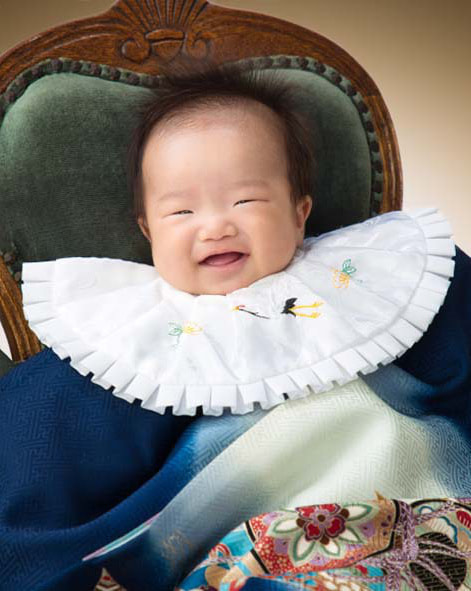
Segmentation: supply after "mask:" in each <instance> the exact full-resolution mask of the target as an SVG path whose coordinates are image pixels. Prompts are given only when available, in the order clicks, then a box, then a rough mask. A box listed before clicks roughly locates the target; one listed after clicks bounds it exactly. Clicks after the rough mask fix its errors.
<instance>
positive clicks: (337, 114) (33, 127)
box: [0, 56, 382, 264]
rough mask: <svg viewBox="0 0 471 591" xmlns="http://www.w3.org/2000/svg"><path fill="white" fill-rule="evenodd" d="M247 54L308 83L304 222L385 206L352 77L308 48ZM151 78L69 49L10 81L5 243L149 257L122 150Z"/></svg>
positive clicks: (24, 252) (0, 126) (337, 221)
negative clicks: (310, 185)
mask: <svg viewBox="0 0 471 591" xmlns="http://www.w3.org/2000/svg"><path fill="white" fill-rule="evenodd" d="M245 63H246V67H249V68H250V67H257V68H262V69H263V70H267V71H268V70H270V69H278V70H281V71H282V72H283V75H285V76H286V78H288V79H292V80H294V81H296V82H298V83H299V84H300V85H301V86H302V89H301V91H300V92H299V104H300V108H301V109H302V110H303V111H304V112H305V113H306V115H307V116H308V117H309V119H310V121H311V122H312V133H313V134H314V138H315V144H316V146H317V154H318V156H317V161H318V162H317V165H318V183H317V186H316V188H315V199H316V202H315V207H314V209H313V213H312V214H311V217H310V219H309V221H308V228H307V233H308V234H310V235H312V234H319V233H321V232H325V231H328V230H332V229H334V228H338V227H341V226H345V225H348V224H351V223H355V222H358V221H362V220H364V219H366V218H368V217H370V216H372V215H375V214H376V213H378V212H379V208H380V205H381V198H382V194H381V190H382V182H381V180H382V179H381V163H380V160H379V153H378V146H377V141H376V137H375V134H374V132H373V128H372V124H371V121H370V114H369V113H368V110H367V109H366V106H365V104H364V103H363V101H362V97H361V96H360V95H359V94H358V93H355V91H354V90H353V89H352V88H351V86H350V84H349V81H348V80H346V79H345V78H343V77H341V76H340V75H338V74H337V73H336V72H334V71H333V70H332V69H331V68H326V67H325V66H323V65H322V64H319V63H318V62H316V61H315V60H312V59H310V58H304V57H299V58H298V57H296V56H291V57H287V56H273V57H272V58H256V59H255V58H254V59H252V60H249V61H246V62H245ZM155 86H156V79H155V78H152V77H149V76H140V75H136V74H135V73H130V72H125V71H120V70H117V69H116V68H107V67H106V66H99V65H96V64H90V63H84V62H73V61H71V60H65V59H64V60H48V61H47V62H45V63H44V64H42V65H40V66H38V67H36V68H35V69H33V70H30V71H27V72H24V74H23V75H22V76H21V77H20V78H19V79H17V80H16V81H15V82H14V83H13V84H12V85H10V87H9V89H8V91H7V93H5V94H4V96H3V97H0V211H1V212H2V218H1V222H0V250H11V249H12V248H14V249H15V251H16V252H17V253H18V256H19V258H20V259H22V260H23V261H39V260H50V259H55V258H59V257H65V256H102V257H119V258H123V259H128V260H133V261H138V262H144V263H148V264H151V263H152V259H151V254H150V248H149V245H148V243H147V241H146V240H145V238H144V237H143V236H142V234H141V233H140V231H139V229H138V227H137V224H136V223H135V221H134V219H133V217H132V202H131V195H130V194H129V192H128V190H127V188H126V180H125V153H126V146H127V143H128V140H129V137H130V132H131V129H132V127H133V125H134V123H135V107H136V105H137V104H138V103H139V102H140V101H141V99H142V98H143V97H144V96H146V95H148V93H149V92H151V90H150V88H151V87H155ZM155 92H158V89H157V90H155ZM2 115H3V117H2Z"/></svg>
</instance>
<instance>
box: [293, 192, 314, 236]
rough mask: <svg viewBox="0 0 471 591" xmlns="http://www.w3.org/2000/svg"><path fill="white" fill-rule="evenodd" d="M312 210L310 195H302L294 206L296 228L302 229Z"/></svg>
mask: <svg viewBox="0 0 471 591" xmlns="http://www.w3.org/2000/svg"><path fill="white" fill-rule="evenodd" d="M311 209H312V197H311V196H310V195H304V197H301V199H300V200H299V201H298V203H297V204H296V222H297V226H298V228H303V229H304V224H305V223H306V220H307V218H308V217H309V214H310V213H311Z"/></svg>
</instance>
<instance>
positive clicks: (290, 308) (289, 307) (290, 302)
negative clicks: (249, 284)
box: [232, 298, 323, 320]
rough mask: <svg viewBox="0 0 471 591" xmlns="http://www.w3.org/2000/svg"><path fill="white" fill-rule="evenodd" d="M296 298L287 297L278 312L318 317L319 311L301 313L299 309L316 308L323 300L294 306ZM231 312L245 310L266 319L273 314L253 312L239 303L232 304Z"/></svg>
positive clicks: (271, 317)
mask: <svg viewBox="0 0 471 591" xmlns="http://www.w3.org/2000/svg"><path fill="white" fill-rule="evenodd" d="M297 299H298V298H288V299H287V300H285V303H284V305H283V309H282V310H281V311H280V314H291V315H292V316H304V317H305V318H318V317H319V316H320V315H321V313H320V312H314V311H313V312H311V313H310V314H303V313H302V312H299V310H301V309H303V308H318V307H319V306H322V304H323V302H314V303H313V304H309V305H305V306H295V303H296V301H297ZM232 311H233V312H246V313H247V314H252V316H257V318H265V319H266V320H271V319H273V318H274V317H273V316H263V315H262V314H260V313H259V312H254V311H253V310H248V309H247V308H246V306H245V304H239V305H238V306H234V308H232Z"/></svg>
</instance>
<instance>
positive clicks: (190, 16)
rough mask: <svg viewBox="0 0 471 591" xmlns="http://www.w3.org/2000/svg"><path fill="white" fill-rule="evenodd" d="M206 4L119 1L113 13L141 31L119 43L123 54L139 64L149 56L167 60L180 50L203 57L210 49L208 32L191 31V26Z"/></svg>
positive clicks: (195, 0)
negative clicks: (129, 2)
mask: <svg viewBox="0 0 471 591" xmlns="http://www.w3.org/2000/svg"><path fill="white" fill-rule="evenodd" d="M207 6H208V3H207V2H206V1H205V0H193V2H185V1H184V0H155V1H154V2H153V3H152V2H150V3H149V2H146V3H141V4H134V5H130V4H128V3H126V2H124V3H122V5H120V6H118V7H116V8H115V10H116V12H117V13H118V14H119V15H120V16H121V17H122V19H123V21H124V22H126V23H127V24H128V26H129V28H130V29H134V30H136V28H137V29H139V30H140V33H139V34H137V35H135V36H134V37H130V38H128V39H126V40H125V41H124V42H123V43H122V44H121V47H120V51H121V53H122V55H123V56H124V57H126V58H127V59H129V60H130V61H132V62H134V63H138V64H141V63H142V62H144V61H145V60H146V59H148V58H149V56H151V55H154V56H155V57H157V58H158V59H159V61H162V62H169V61H171V60H172V59H175V57H177V55H178V54H180V53H186V54H188V55H191V56H192V57H195V58H198V59H204V58H206V57H207V56H208V55H209V52H210V49H209V45H210V38H209V34H204V33H201V31H193V30H192V27H193V25H194V23H195V22H196V21H197V19H198V18H199V17H200V15H201V14H202V13H203V12H204V11H205V9H206V7H207Z"/></svg>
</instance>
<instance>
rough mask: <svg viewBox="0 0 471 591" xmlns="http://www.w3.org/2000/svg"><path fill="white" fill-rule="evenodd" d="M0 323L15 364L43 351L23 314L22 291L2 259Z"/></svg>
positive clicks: (0, 273) (0, 263)
mask: <svg viewBox="0 0 471 591" xmlns="http://www.w3.org/2000/svg"><path fill="white" fill-rule="evenodd" d="M0 323H1V324H2V327H3V329H4V331H5V334H6V336H7V340H8V345H9V347H10V351H11V355H12V359H13V361H14V362H18V361H24V360H25V359H28V358H29V357H31V356H32V355H35V354H36V353H39V352H40V351H41V343H40V341H39V339H38V338H37V336H36V335H35V334H34V333H33V332H32V331H31V329H30V328H29V326H28V322H27V321H26V318H25V316H24V314H23V303H22V296H21V290H20V288H19V287H18V285H17V284H16V283H15V280H14V279H13V277H12V276H11V275H10V272H9V271H8V269H7V266H6V265H5V262H4V261H3V260H2V259H1V258H0Z"/></svg>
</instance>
